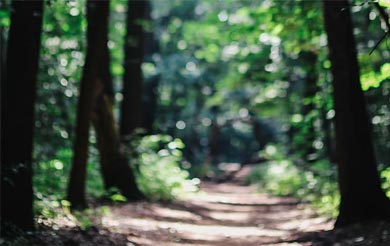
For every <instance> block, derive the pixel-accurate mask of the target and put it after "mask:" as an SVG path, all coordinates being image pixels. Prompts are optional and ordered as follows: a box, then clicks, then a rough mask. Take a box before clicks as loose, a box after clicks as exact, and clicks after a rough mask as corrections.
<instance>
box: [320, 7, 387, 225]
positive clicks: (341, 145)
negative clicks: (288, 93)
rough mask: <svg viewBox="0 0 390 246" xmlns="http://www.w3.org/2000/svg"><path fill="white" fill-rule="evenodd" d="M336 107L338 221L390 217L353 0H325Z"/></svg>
mask: <svg viewBox="0 0 390 246" xmlns="http://www.w3.org/2000/svg"><path fill="white" fill-rule="evenodd" d="M323 8H324V19H325V29H326V32H327V34H328V47H329V57H330V60H331V62H332V74H333V81H332V83H333V97H334V107H335V111H336V118H335V128H336V161H337V164H338V171H339V187H340V193H341V203H340V214H339V216H338V218H337V222H336V226H345V225H349V224H352V223H356V222H362V221H366V220H371V219H389V218H390V202H389V200H388V198H387V197H386V195H385V194H384V192H383V191H382V189H381V182H380V178H379V175H378V171H377V168H376V160H375V155H374V150H373V146H372V142H371V137H370V134H371V133H370V124H369V120H368V115H367V110H366V103H365V98H364V95H363V92H362V90H361V87H360V80H359V66H358V61H357V57H356V56H357V54H356V53H357V52H356V46H355V40H354V36H353V33H352V23H351V15H350V6H349V3H348V1H326V0H324V1H323Z"/></svg>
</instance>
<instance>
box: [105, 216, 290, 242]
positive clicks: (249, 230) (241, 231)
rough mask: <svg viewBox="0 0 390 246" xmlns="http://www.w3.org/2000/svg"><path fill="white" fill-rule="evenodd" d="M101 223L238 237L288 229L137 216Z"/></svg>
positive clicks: (277, 234)
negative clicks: (188, 222) (181, 221)
mask: <svg viewBox="0 0 390 246" xmlns="http://www.w3.org/2000/svg"><path fill="white" fill-rule="evenodd" d="M103 225H104V226H106V227H120V228H121V229H124V228H126V227H133V228H137V229H140V230H143V231H151V230H159V229H170V230H173V231H176V232H178V233H191V234H196V235H199V237H198V238H203V237H204V236H212V237H213V236H215V237H218V236H221V235H222V236H225V237H231V238H240V237H247V236H258V237H283V236H287V235H288V231H284V230H274V229H264V228H259V227H255V226H220V225H195V224H185V223H178V222H167V221H157V220H150V219H138V218H107V217H106V218H103Z"/></svg>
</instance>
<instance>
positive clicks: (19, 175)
mask: <svg viewBox="0 0 390 246" xmlns="http://www.w3.org/2000/svg"><path fill="white" fill-rule="evenodd" d="M42 15H43V1H13V2H12V15H11V27H10V30H9V35H8V46H7V56H6V59H5V61H6V64H5V68H6V69H5V70H4V72H3V71H2V74H1V234H2V235H6V234H7V233H9V232H10V231H9V229H10V228H11V229H12V228H13V227H16V228H19V229H24V230H28V229H33V227H34V221H33V190H32V172H31V170H32V150H33V129H34V102H35V94H36V75H37V70H38V62H39V59H38V58H39V47H40V40H41V29H42ZM2 55H3V54H2Z"/></svg>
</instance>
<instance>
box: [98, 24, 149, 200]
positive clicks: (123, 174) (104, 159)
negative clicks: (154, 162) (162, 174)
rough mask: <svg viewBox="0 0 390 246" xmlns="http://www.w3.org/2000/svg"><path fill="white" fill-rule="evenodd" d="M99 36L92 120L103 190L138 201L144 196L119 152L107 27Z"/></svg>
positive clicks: (125, 159) (126, 159)
mask: <svg viewBox="0 0 390 246" xmlns="http://www.w3.org/2000/svg"><path fill="white" fill-rule="evenodd" d="M101 32H102V33H103V34H104V37H103V38H104V43H103V44H102V47H100V50H101V51H102V52H103V57H102V59H101V61H100V64H99V78H98V84H99V85H98V87H102V89H101V90H100V91H99V95H98V96H97V98H96V104H95V106H94V114H93V117H92V120H93V124H94V128H95V131H96V135H97V145H98V149H99V155H100V165H101V173H102V176H103V181H104V186H105V188H106V189H107V190H108V189H110V188H112V187H116V188H118V189H119V190H120V191H121V192H122V194H123V195H125V196H126V197H127V198H128V199H130V200H139V199H141V198H143V197H144V196H143V194H142V192H141V191H140V190H139V188H138V186H137V183H136V182H135V176H134V173H133V170H132V169H131V168H130V166H129V160H128V158H127V157H126V156H125V154H124V153H123V152H122V147H121V141H120V137H119V131H118V129H117V125H116V122H115V117H114V112H113V106H114V102H115V99H114V92H113V91H114V88H113V83H112V77H111V73H110V54H109V50H108V46H107V42H108V25H104V26H102V29H101Z"/></svg>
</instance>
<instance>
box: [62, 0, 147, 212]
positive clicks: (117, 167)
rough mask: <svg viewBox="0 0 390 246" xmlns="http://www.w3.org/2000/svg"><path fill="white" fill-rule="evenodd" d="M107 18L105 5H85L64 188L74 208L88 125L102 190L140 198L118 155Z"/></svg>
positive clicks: (79, 196)
mask: <svg viewBox="0 0 390 246" xmlns="http://www.w3.org/2000/svg"><path fill="white" fill-rule="evenodd" d="M108 18H109V1H100V2H96V1H92V0H91V1H88V3H87V19H88V34H87V41H88V49H87V57H86V62H85V67H84V73H83V78H82V80H81V84H80V98H79V103H78V111H77V126H76V140H75V144H74V158H73V165H72V170H71V176H70V181H69V187H68V199H69V201H70V202H71V203H72V206H73V207H76V208H77V207H85V206H86V202H85V179H86V165H87V159H88V138H89V126H90V122H91V121H92V122H93V124H94V127H95V130H96V135H97V142H98V149H99V154H100V164H101V173H102V176H103V181H104V185H105V188H106V189H109V188H112V187H116V188H118V189H119V190H120V191H121V192H122V193H123V194H124V195H125V196H126V197H127V198H129V199H132V200H136V199H139V198H142V197H143V195H142V193H141V192H140V190H139V189H138V187H137V184H136V182H135V177H134V175H133V171H132V170H131V168H130V167H129V165H128V160H127V158H126V157H125V156H124V154H123V153H122V152H121V145H120V140H119V134H118V131H117V129H116V124H115V118H114V114H113V104H114V97H113V95H114V93H113V85H112V78H111V74H110V71H109V65H110V56H109V50H108V47H107V42H108Z"/></svg>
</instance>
